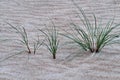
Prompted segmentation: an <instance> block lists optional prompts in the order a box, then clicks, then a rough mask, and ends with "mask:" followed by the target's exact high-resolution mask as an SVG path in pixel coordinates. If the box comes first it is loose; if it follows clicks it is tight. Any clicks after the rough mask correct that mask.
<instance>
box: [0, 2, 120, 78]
mask: <svg viewBox="0 0 120 80" xmlns="http://www.w3.org/2000/svg"><path fill="white" fill-rule="evenodd" d="M76 3H78V4H79V6H80V7H82V8H83V9H84V10H85V12H86V13H87V14H88V15H89V13H90V14H91V13H92V12H94V13H95V14H96V16H97V18H98V19H99V18H103V22H105V21H108V20H109V19H111V18H113V17H114V15H115V22H116V23H119V22H120V15H119V14H120V2H119V0H76ZM76 10H77V9H76V8H75V6H74V5H73V4H72V2H71V1H70V0H0V39H6V38H7V39H17V38H19V36H18V35H16V34H15V33H14V32H13V30H12V29H11V28H10V26H9V25H7V24H6V23H5V22H9V23H11V24H13V25H15V26H16V25H17V26H20V25H21V26H24V27H25V28H26V30H27V32H28V34H29V35H28V36H29V40H30V45H31V49H32V48H33V46H32V45H33V41H34V39H35V38H36V37H37V35H38V34H40V33H39V32H38V31H37V30H36V29H37V28H41V29H43V28H44V24H46V25H48V26H50V25H51V23H50V21H49V19H48V17H49V18H52V19H53V21H54V22H55V25H56V26H57V28H58V29H59V31H60V32H62V29H69V26H68V25H69V23H70V18H71V19H72V20H73V21H74V22H75V23H79V19H78V18H76V15H75V13H76V12H75V11H76ZM91 20H92V18H91ZM69 30H70V29H69ZM41 38H42V37H41ZM65 41H67V39H66V38H62V40H61V43H60V49H59V50H58V52H57V59H56V60H53V59H52V55H51V54H50V53H49V52H48V50H46V48H45V47H41V48H40V49H39V51H38V52H37V53H36V54H35V55H34V54H31V55H28V54H27V53H26V52H23V53H22V54H19V55H16V56H13V57H11V58H9V59H7V60H5V61H2V62H0V80H120V49H119V46H118V45H113V46H112V47H105V48H104V49H103V50H102V51H101V52H100V53H99V54H96V55H93V56H92V54H90V53H89V52H83V51H80V50H79V47H77V48H76V47H75V45H71V46H69V45H64V42H65ZM22 50H24V47H22V46H21V45H19V42H17V41H14V40H10V41H5V42H2V43H0V60H3V59H5V58H6V57H7V56H10V55H12V54H15V53H18V52H20V51H22Z"/></svg>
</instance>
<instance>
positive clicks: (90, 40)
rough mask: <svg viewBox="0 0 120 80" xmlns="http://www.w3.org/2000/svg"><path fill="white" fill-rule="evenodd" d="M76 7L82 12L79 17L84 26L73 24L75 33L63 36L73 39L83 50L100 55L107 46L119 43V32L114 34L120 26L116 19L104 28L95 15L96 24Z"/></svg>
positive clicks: (81, 10) (82, 11)
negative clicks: (115, 22)
mask: <svg viewBox="0 0 120 80" xmlns="http://www.w3.org/2000/svg"><path fill="white" fill-rule="evenodd" d="M74 5H75V6H76V7H77V8H78V10H79V11H80V12H81V15H82V16H80V15H78V16H79V18H80V20H81V22H82V23H83V26H80V25H76V24H74V23H73V22H72V23H71V25H72V26H73V28H72V29H73V30H72V31H73V33H69V32H67V31H66V32H67V33H68V35H65V34H62V35H63V36H65V37H67V38H69V39H71V40H72V41H73V42H74V43H76V44H78V45H79V46H80V47H81V48H82V49H83V50H85V51H90V52H92V53H98V52H99V51H101V50H102V49H103V48H104V47H105V46H107V45H111V44H115V43H119V38H120V36H119V35H120V34H119V32H114V30H115V29H117V28H118V27H119V26H120V24H114V19H112V20H110V21H109V22H107V23H106V25H105V26H103V25H102V24H101V23H100V24H98V22H97V18H96V16H95V15H94V14H93V18H94V23H92V22H91V21H90V20H89V18H88V17H87V15H86V14H85V12H84V10H83V9H81V8H80V7H79V6H77V5H76V3H74Z"/></svg>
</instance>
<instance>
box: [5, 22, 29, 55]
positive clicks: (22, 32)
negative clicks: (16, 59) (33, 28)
mask: <svg viewBox="0 0 120 80" xmlns="http://www.w3.org/2000/svg"><path fill="white" fill-rule="evenodd" d="M7 24H8V25H9V26H11V27H12V28H13V29H14V30H15V31H16V33H17V34H19V35H20V37H21V39H17V40H18V41H20V42H21V43H22V44H23V45H24V46H25V47H26V48H27V51H28V53H29V54H31V50H30V46H29V40H28V34H27V32H26V29H25V28H24V27H15V26H13V25H12V24H10V23H7Z"/></svg>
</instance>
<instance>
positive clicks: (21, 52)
mask: <svg viewBox="0 0 120 80" xmlns="http://www.w3.org/2000/svg"><path fill="white" fill-rule="evenodd" d="M23 52H25V51H20V52H18V53H15V54H13V55H10V56H8V57H6V58H4V59H3V60H1V61H0V62H3V61H5V60H7V59H9V58H11V57H13V56H16V55H18V54H22V53H23Z"/></svg>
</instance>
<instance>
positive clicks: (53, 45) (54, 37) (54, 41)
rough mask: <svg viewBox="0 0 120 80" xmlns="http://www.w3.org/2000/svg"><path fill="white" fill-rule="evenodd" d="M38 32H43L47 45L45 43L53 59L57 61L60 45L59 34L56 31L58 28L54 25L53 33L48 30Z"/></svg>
mask: <svg viewBox="0 0 120 80" xmlns="http://www.w3.org/2000/svg"><path fill="white" fill-rule="evenodd" d="M52 23H53V22H52ZM38 30H39V31H40V32H42V33H43V34H44V36H45V37H46V41H47V43H45V42H44V45H45V46H46V47H47V49H48V50H49V51H50V53H52V55H53V59H56V53H57V50H58V45H59V40H58V32H57V30H56V26H55V25H54V23H53V27H52V30H51V31H49V29H48V28H47V31H43V30H41V29H38Z"/></svg>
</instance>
